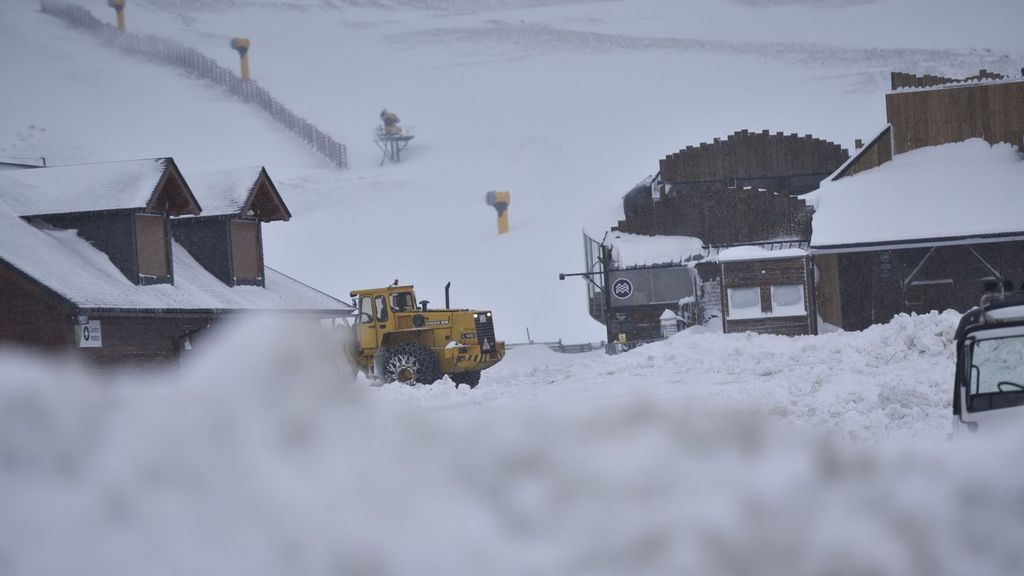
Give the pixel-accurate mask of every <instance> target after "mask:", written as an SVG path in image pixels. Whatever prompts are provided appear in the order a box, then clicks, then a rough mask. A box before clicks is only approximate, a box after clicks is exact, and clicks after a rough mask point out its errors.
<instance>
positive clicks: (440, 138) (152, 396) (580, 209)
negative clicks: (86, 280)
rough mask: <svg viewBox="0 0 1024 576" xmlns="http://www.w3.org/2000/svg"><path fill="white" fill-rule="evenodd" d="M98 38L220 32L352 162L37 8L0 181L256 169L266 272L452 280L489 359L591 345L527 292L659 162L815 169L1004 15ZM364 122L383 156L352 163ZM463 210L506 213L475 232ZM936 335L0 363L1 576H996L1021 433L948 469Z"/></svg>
mask: <svg viewBox="0 0 1024 576" xmlns="http://www.w3.org/2000/svg"><path fill="white" fill-rule="evenodd" d="M77 1H78V3H79V4H81V5H83V6H88V7H89V8H90V9H91V10H93V12H94V13H95V14H97V15H99V16H102V17H105V18H110V19H112V16H113V12H112V11H111V10H110V9H109V8H107V6H106V2H105V1H103V0H77ZM126 15H127V21H128V27H129V30H132V31H135V32H140V33H147V34H157V35H161V36H166V37H171V38H175V39H177V40H180V41H183V42H186V43H188V44H190V45H193V46H195V47H197V48H199V49H201V50H203V51H204V52H206V53H208V54H209V55H210V56H212V57H215V58H217V59H218V60H219V61H220V62H221V63H222V64H224V65H225V66H230V67H232V68H234V67H235V66H236V65H237V61H236V59H237V55H236V54H235V53H234V52H232V51H231V50H230V49H229V48H228V47H227V45H228V39H229V38H230V37H233V36H248V37H250V38H251V39H252V41H253V49H252V51H251V58H252V71H253V77H254V78H255V79H256V80H257V81H259V82H260V83H261V84H262V85H264V86H265V87H267V88H268V89H269V90H270V91H271V92H272V93H274V94H275V96H276V97H278V98H279V99H281V100H282V101H283V102H285V103H286V104H287V105H288V106H290V107H291V108H292V109H294V110H295V111H296V112H298V113H299V114H301V115H303V116H305V117H307V118H308V119H309V120H311V121H313V122H314V123H316V124H317V125H318V126H320V127H321V128H323V129H324V130H326V131H327V132H329V133H330V134H331V135H332V136H334V137H335V138H336V139H338V140H339V141H342V142H345V143H347V144H348V147H349V153H350V169H349V170H347V171H339V170H336V169H333V168H331V167H330V165H329V164H328V163H327V161H326V160H323V159H321V158H319V157H317V156H316V155H315V153H313V152H312V151H311V150H309V149H307V148H306V147H305V146H303V145H302V144H301V143H300V142H299V141H297V140H296V139H295V138H294V137H293V136H292V135H291V134H289V133H288V132H286V131H285V130H283V129H281V128H280V127H278V126H277V125H275V124H273V123H272V122H271V121H270V120H269V119H268V118H266V117H265V116H264V115H263V114H262V113H261V112H259V111H257V110H255V109H253V108H249V107H247V106H245V105H244V104H242V103H241V102H239V101H237V100H234V99H233V98H231V97H230V96H229V95H227V94H226V93H224V92H222V91H220V90H219V89H218V88H216V87H214V86H212V85H208V84H205V83H202V82H198V81H196V80H194V79H191V78H188V77H186V76H184V75H182V74H181V73H179V72H178V71H176V70H173V69H168V68H162V67H158V66H154V65H152V64H150V63H147V62H144V61H140V60H136V59H133V58H130V57H128V56H125V55H121V54H118V53H114V52H112V51H110V50H109V49H107V48H105V47H103V46H102V45H101V44H99V43H97V42H96V41H94V40H92V39H90V38H88V37H87V36H84V35H82V34H81V33H79V32H75V31H72V30H70V29H68V28H67V27H66V26H64V25H63V24H62V23H61V22H59V21H57V20H55V19H53V18H51V17H49V16H46V15H44V14H42V13H40V12H39V11H38V3H37V2H35V1H34V0H7V1H4V2H0V48H2V49H3V54H4V55H5V57H4V58H0V78H3V79H4V89H3V90H0V156H46V157H47V159H48V160H49V161H50V162H51V163H58V164H59V163H71V162H87V161H104V160H120V159H126V158H139V157H153V156H165V155H170V156H173V157H174V158H175V159H176V160H177V161H178V163H179V165H180V166H181V168H182V170H183V172H184V175H185V177H186V179H187V178H188V176H189V173H190V172H195V173H197V174H198V173H199V172H201V171H205V170H208V169H224V168H231V167H238V166H250V165H265V166H266V167H267V169H268V172H269V173H270V175H271V177H272V178H274V180H275V182H276V183H277V185H278V188H279V189H280V191H281V194H282V195H283V197H284V198H285V201H286V202H287V203H288V205H289V207H290V208H291V211H292V213H293V215H294V218H293V219H292V221H290V222H288V223H275V224H271V225H268V226H267V227H266V228H265V229H264V230H265V242H266V261H267V263H268V264H269V265H271V266H274V267H276V268H278V269H280V270H282V271H283V272H285V273H288V274H290V275H292V276H295V277H297V278H299V279H300V280H303V281H306V282H308V283H311V284H313V285H315V286H317V287H318V288H322V289H324V290H326V291H327V292H330V293H333V294H335V295H337V296H342V297H344V295H346V294H347V293H348V291H349V290H350V289H354V288H364V287H369V286H373V285H380V284H384V283H390V282H391V281H392V280H393V279H395V278H396V277H397V278H399V279H400V280H401V281H403V282H414V283H416V284H417V285H418V287H419V296H420V297H421V298H427V299H429V300H431V301H433V302H434V303H435V304H436V303H438V302H441V301H442V288H441V287H442V286H443V284H444V283H445V282H446V281H449V280H451V281H453V303H454V304H456V305H460V306H472V307H480V308H491V309H493V310H494V311H495V317H496V318H497V322H496V324H497V329H498V335H499V336H500V337H502V338H504V339H505V340H509V341H524V340H526V333H525V331H526V329H527V328H529V329H530V333H531V335H532V336H533V338H534V339H535V340H539V341H545V340H556V339H558V338H562V339H563V340H565V341H566V342H573V341H583V340H599V339H601V338H602V337H603V334H604V332H603V329H602V328H601V327H600V326H599V325H598V324H596V323H595V322H593V321H592V320H590V319H589V317H588V316H587V313H586V303H585V299H584V287H583V285H582V283H581V282H579V281H566V282H558V280H557V277H558V273H559V272H574V271H579V269H580V268H581V267H582V265H583V262H582V260H583V258H582V242H581V238H580V232H581V229H582V228H583V227H584V226H586V227H587V228H588V229H589V230H592V231H594V232H595V233H600V232H601V231H603V230H605V229H607V228H608V227H609V226H611V225H613V224H614V223H615V221H616V220H617V219H618V218H620V217H621V205H620V196H621V195H622V194H624V193H625V192H626V191H628V190H629V189H630V188H631V187H632V186H633V185H634V184H635V183H636V182H638V181H639V180H641V179H642V178H643V177H644V176H646V175H648V174H649V173H652V172H655V171H656V170H657V161H658V159H659V158H661V157H663V156H665V155H667V154H669V153H671V152H674V151H676V150H678V149H679V148H681V147H684V146H686V145H688V144H697V143H699V142H701V141H705V140H710V139H711V138H714V137H720V136H723V135H726V134H729V133H731V132H733V131H734V130H737V129H743V128H748V129H754V130H760V129H770V130H773V131H775V130H781V131H785V132H798V133H808V132H809V133H813V134H814V135H816V136H818V137H822V138H826V139H830V140H834V141H837V142H839V143H841V144H844V145H846V146H847V147H849V146H850V145H851V144H852V141H853V139H854V138H855V137H861V138H867V137H870V136H871V135H873V134H875V133H877V131H878V129H879V128H880V127H881V126H882V125H883V124H884V104H883V97H882V94H883V93H884V91H886V90H887V88H888V73H889V72H890V71H892V70H905V71H910V72H918V73H939V74H946V75H955V76H962V75H966V74H969V73H972V72H976V71H977V69H979V68H988V69H990V70H996V71H1000V72H1005V73H1011V72H1015V71H1016V70H1017V69H1019V67H1020V66H1019V64H1020V61H1021V60H1022V57H1024V36H1022V35H1021V34H1020V33H1019V31H1020V23H1021V22H1024V5H1022V4H1021V3H1020V2H1019V1H1018V0H984V1H974V2H960V1H954V0H943V1H934V0H879V1H870V0H820V1H812V0H737V1H733V2H727V1H721V2H707V1H702V0H686V1H682V0H628V1H627V0H618V1H615V0H613V1H606V2H581V1H570V0H562V1H559V0H129V2H128V8H127V14H126ZM385 106H386V107H388V108H389V109H391V110H393V111H395V112H396V113H397V114H398V115H399V116H400V117H401V118H402V120H403V125H405V126H406V127H412V128H415V133H416V135H417V136H416V139H415V140H413V142H412V144H411V146H410V148H409V150H408V151H407V154H405V156H404V160H403V162H402V163H401V164H399V165H387V166H383V167H381V166H378V165H377V162H378V160H379V157H378V156H377V151H376V149H375V147H374V145H373V143H372V141H371V132H372V129H373V127H374V125H375V124H376V123H377V114H378V112H379V111H380V109H381V108H382V107H385ZM488 190H509V191H510V192H511V194H512V204H511V206H510V216H511V224H512V231H511V232H510V233H509V234H508V235H505V236H501V237H498V236H497V235H496V234H495V228H496V226H495V222H494V211H493V209H492V208H489V207H487V206H486V205H485V204H484V201H483V196H484V193H485V192H486V191H488ZM620 240H622V242H621V243H620V244H621V245H620V246H618V249H619V250H621V251H624V254H625V253H629V252H630V249H631V248H633V247H634V244H633V243H632V242H631V241H630V239H629V238H623V239H620ZM687 246H689V245H688V244H686V242H685V241H683V242H682V243H681V244H680V249H686V248H687ZM645 256H646V254H632V255H630V256H629V257H630V258H634V259H636V260H637V261H642V260H643V258H644V257H645ZM955 322H956V317H955V315H954V314H951V313H944V314H938V313H935V314H930V315H925V316H915V317H905V316H901V317H898V318H896V319H895V320H894V321H893V322H892V323H890V324H888V325H885V326H877V327H873V328H871V329H869V330H866V331H864V332H861V333H833V334H827V335H823V336H818V337H801V338H786V337H775V336H756V335H742V334H741V335H722V334H716V333H713V332H706V331H702V330H699V329H691V330H689V331H686V332H683V333H681V334H679V335H677V336H674V337H673V338H671V339H670V340H668V341H666V342H663V343H658V344H653V345H649V346H645V347H642V348H639V349H637V350H634V351H631V352H629V353H626V354H623V355H619V356H615V357H606V356H604V355H603V354H601V353H592V354H584V355H577V356H570V355H558V354H554V353H552V352H550V351H549V350H547V349H545V348H542V347H523V348H514V349H511V350H510V351H509V353H508V356H507V358H506V359H505V360H504V361H503V362H501V363H500V364H498V365H497V366H495V367H494V368H493V369H491V370H489V371H487V372H486V373H485V374H484V377H483V381H482V383H481V385H480V386H479V387H478V388H477V389H475V390H473V391H469V390H467V389H465V387H463V388H461V389H458V390H456V389H455V388H454V386H451V385H450V383H449V382H447V381H442V382H440V383H438V384H436V385H434V386H417V387H407V386H399V385H387V386H382V387H374V386H369V385H368V383H367V382H366V381H365V380H363V379H361V378H360V379H355V380H353V378H352V377H351V375H350V373H349V371H348V370H347V369H345V368H344V367H339V366H338V364H337V355H336V351H337V350H336V349H334V348H332V341H331V339H330V338H325V337H324V334H323V333H317V334H307V333H304V332H302V331H297V330H293V329H292V328H291V327H289V326H283V325H281V324H279V323H277V321H274V320H271V319H266V318H254V319H251V320H249V321H246V322H243V323H242V324H241V325H240V326H236V327H235V328H234V329H233V330H232V329H227V332H228V333H226V334H224V335H223V336H222V337H221V338H215V339H211V340H210V342H211V343H212V347H211V348H209V349H205V350H198V351H197V352H195V354H196V356H195V357H192V358H189V359H188V361H187V362H186V364H185V366H184V369H183V371H182V372H181V373H180V374H164V373H152V374H150V373H120V372H116V371H112V372H93V371H91V370H89V369H88V368H86V367H84V366H81V365H77V364H74V363H64V362H59V361H54V360H53V359H50V358H45V359H43V358H38V357H35V356H33V355H31V354H28V353H24V352H20V351H11V350H5V351H0V354H2V355H0V574H5V575H6V574H12V575H18V576H20V575H33V576H35V575H49V574H55V575H56V574H67V573H77V574H143V573H144V574H153V575H161V574H168V575H171V574H173V575H175V576H177V575H180V574H198V575H203V574H211V575H213V574H216V575H221V574H254V575H260V574H268V575H276V574H282V573H293V574H312V575H319V574H324V575H328V574H424V573H428V574H429V573H434V574H559V575H561V574H602V573H608V574H666V573H682V574H736V575H739V574H787V575H804V574H806V575H819V574H836V575H847V574H849V575H855V574H856V575H859V574H877V575H890V574H891V575H905V574H922V575H924V574H927V575H943V574H950V575H954V574H955V575H959V574H996V575H1001V574H1007V575H1019V574H1020V573H1022V572H1024V549H1022V548H1021V546H1020V542H1022V541H1024V510H1022V509H1021V502H1024V467H1022V466H1021V460H1020V451H1019V439H1004V438H1002V437H1001V436H993V435H988V436H986V437H985V438H983V442H956V443H947V442H946V441H945V436H946V432H947V431H948V430H949V424H950V419H951V414H950V399H949V397H950V394H951V391H952V380H951V378H952V371H953V352H952V348H951V339H952V332H953V328H954V326H955ZM266 334H274V335H275V336H274V338H273V339H270V338H267V337H265V335H266ZM1014 442H1017V443H1014Z"/></svg>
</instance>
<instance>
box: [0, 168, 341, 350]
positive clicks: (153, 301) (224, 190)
mask: <svg viewBox="0 0 1024 576" xmlns="http://www.w3.org/2000/svg"><path fill="white" fill-rule="evenodd" d="M247 173H248V174H249V175H251V179H249V180H248V182H246V181H245V179H241V180H240V179H234V180H231V178H229V177H227V176H224V175H222V179H226V180H230V182H229V183H228V184H225V185H224V186H223V187H214V188H210V187H207V186H206V184H207V183H208V182H210V181H214V180H216V178H214V177H213V176H211V178H210V179H206V178H204V177H201V178H197V182H201V183H202V184H203V187H201V188H199V192H200V194H198V195H197V194H194V193H193V189H192V187H191V186H190V185H189V183H188V182H186V180H185V178H184V177H183V176H182V174H181V172H180V171H179V170H178V168H177V166H176V164H175V163H174V160H173V159H171V158H156V159H148V160H133V161H125V162H110V163H103V164H87V165H77V166H60V167H50V168H31V169H24V170H11V171H4V172H3V173H2V174H0V342H3V343H6V344H13V345H21V346H30V347H38V348H44V349H50V350H61V349H76V350H77V352H78V353H79V354H81V355H83V356H84V357H86V358H88V359H90V360H95V361H97V362H104V363H105V362H116V363H126V362H127V363H152V362H161V361H168V360H174V359H176V358H178V357H179V355H180V354H181V353H182V351H184V350H185V349H188V348H190V347H191V344H192V337H193V335H195V334H196V333H197V332H200V331H202V330H204V329H205V328H207V327H208V326H209V325H210V324H211V323H213V322H215V321H216V320H217V319H219V318H221V317H223V316H224V315H227V314H232V313H238V312H244V311H254V310H278V311H286V312H289V313H293V314H301V315H303V316H306V317H309V318H332V317H337V316H341V315H345V314H347V312H348V311H349V310H351V308H350V306H348V305H347V304H345V303H344V302H341V301H339V300H337V299H335V298H333V297H331V296H328V295H326V294H324V293H322V292H319V291H317V290H315V289H313V288H311V287H309V286H306V285H305V284H302V283H300V282H298V281H296V280H294V279H292V278H289V277H287V276H285V275H283V274H280V273H279V272H276V271H274V270H273V269H271V268H268V267H266V266H264V264H263V258H262V244H261V235H260V228H259V226H260V222H261V221H271V220H287V219H288V217H289V216H290V214H289V213H288V209H287V207H286V206H285V205H284V202H283V201H282V200H281V197H280V195H279V194H278V193H277V190H276V188H275V187H274V186H273V183H272V182H271V181H270V178H269V177H268V176H267V174H266V171H265V170H263V169H262V168H259V169H250V170H249V171H248V172H247ZM200 197H207V198H209V202H210V206H211V211H212V212H214V213H213V214H209V215H207V214H204V213H203V204H202V202H201V201H200V200H199V198H200ZM172 230H173V234H172Z"/></svg>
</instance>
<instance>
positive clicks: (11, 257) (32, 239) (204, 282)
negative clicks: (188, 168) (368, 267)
mask: <svg viewBox="0 0 1024 576" xmlns="http://www.w3.org/2000/svg"><path fill="white" fill-rule="evenodd" d="M171 244H172V249H171V252H172V255H173V262H174V284H173V285H171V284H160V285H152V286H138V285H136V284H134V283H132V282H131V281H129V280H128V279H127V278H125V276H124V275H123V274H122V273H121V271H120V270H119V269H118V268H117V267H116V266H114V264H113V262H111V261H110V258H108V257H107V255H106V254H104V253H103V252H101V251H100V250H97V249H96V248H94V247H93V246H92V245H91V244H89V243H88V242H87V241H86V240H84V239H82V238H80V237H79V236H78V234H77V233H76V232H75V231H74V230H57V229H53V228H45V229H44V228H37V227H35V226H33V225H31V224H29V223H27V222H25V221H24V220H22V219H21V218H19V217H18V216H16V215H15V214H13V213H12V212H11V211H10V210H9V209H8V208H7V207H5V206H4V204H3V203H2V202H0V259H3V260H5V261H7V262H8V263H10V264H11V265H12V266H14V267H15V268H17V269H18V270H20V271H22V272H23V273H25V274H27V275H28V276H30V277H32V278H34V279H35V280H36V281H37V282H39V283H40V284H43V285H45V286H47V287H48V288H50V289H51V290H53V291H55V292H57V293H58V294H60V295H61V296H63V297H65V298H67V299H68V300H70V301H71V302H74V303H75V304H76V305H78V306H79V307H81V308H109V309H118V310H140V309H145V310H164V309H178V310H195V309H201V310H333V311H345V310H349V309H350V308H349V306H348V305H347V304H345V303H344V302H341V301H340V300H337V299H335V298H332V297H330V296H328V295H326V294H324V293H322V292H319V291H317V290H315V289H313V288H311V287H309V286H306V285H305V284H302V283H300V282H298V281H296V280H293V279H292V278H289V277H288V276H285V275H284V274H281V273H280V272H277V271H275V270H273V269H271V268H266V273H265V284H266V287H265V288H261V287H258V286H235V287H231V286H228V285H226V284H224V283H222V282H221V281H220V280H218V279H217V278H216V277H215V276H213V275H211V274H210V273H209V272H207V271H206V269H205V268H203V267H202V265H200V264H199V263H198V262H196V260H195V259H194V258H192V256H191V255H190V254H189V253H188V252H187V251H186V250H185V248H184V247H182V246H181V245H179V244H178V243H177V242H172V243H171Z"/></svg>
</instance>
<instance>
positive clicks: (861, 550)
mask: <svg viewBox="0 0 1024 576" xmlns="http://www.w3.org/2000/svg"><path fill="white" fill-rule="evenodd" d="M955 320H956V317H955V315H952V314H944V315H937V314H931V315H927V316H920V317H900V318H897V319H896V321H895V322H893V323H892V324H890V325H886V326H877V327H873V328H871V329H870V330H867V331H865V332H863V333H855V334H838V333H837V334H831V335H827V336H821V337H805V338H783V337H771V336H754V335H732V336H724V335H716V334H707V333H698V331H689V332H685V333H681V334H679V335H677V336H675V337H673V338H672V339H670V340H669V341H667V342H665V343H662V344H657V345H650V346H646V347H643V348H640V349H637V350H634V351H631V352H629V353H626V354H623V355H620V356H616V357H604V356H601V355H590V356H586V355H584V356H562V355H556V354H554V353H551V352H550V351H548V350H546V349H542V348H536V347H534V348H518V349H513V350H511V351H510V352H509V356H508V359H507V360H506V361H505V362H503V363H501V364H499V365H498V366H496V367H495V368H494V369H493V370H491V371H489V372H488V373H486V374H485V377H484V380H483V382H482V383H481V385H480V386H479V387H478V388H477V389H476V390H474V391H472V392H471V391H468V390H467V389H466V388H465V387H462V388H461V389H459V390H455V388H454V387H453V386H451V383H450V382H448V381H447V380H445V381H442V382H439V383H437V384H435V385H433V386H417V387H414V388H410V387H408V386H404V385H387V386H384V387H382V388H374V387H368V386H366V385H365V382H363V380H362V379H361V378H360V379H359V380H357V381H353V379H352V377H351V374H350V372H348V371H347V370H346V369H344V368H343V367H342V368H339V366H338V365H337V364H336V362H335V361H334V358H333V356H332V353H333V350H332V349H331V347H330V342H329V339H327V338H324V334H323V333H322V332H319V331H316V332H308V331H305V330H302V329H299V328H297V327H295V326H291V325H289V324H286V323H282V322H281V321H280V320H279V319H273V318H250V319H248V320H246V321H244V322H242V323H240V324H239V325H237V326H233V327H231V328H224V330H225V331H226V332H227V333H226V334H223V335H222V336H221V337H220V338H218V339H215V340H214V344H213V345H212V347H210V348H207V349H206V350H204V351H202V352H197V353H196V354H197V355H196V356H193V357H189V358H188V359H187V361H186V363H185V366H184V369H183V371H182V373H181V375H180V376H178V375H166V374H164V375H151V376H149V377H148V378H147V380H149V382H148V383H147V384H146V385H140V383H139V382H138V378H139V375H137V374H136V375H134V376H132V377H129V376H127V375H121V374H112V373H95V372H91V371H89V370H88V369H86V368H85V367H83V366H79V365H75V364H70V363H69V364H65V363H61V362H53V361H48V362H41V361H36V360H35V359H34V358H31V357H27V356H24V355H11V354H9V353H7V354H5V355H4V357H3V358H2V360H0V510H3V511H4V513H3V516H2V520H0V571H2V572H3V573H4V574H10V575H12V576H21V575H33V576H39V575H50V574H67V573H70V572H73V573H76V574H124V573H146V574H152V575H162V574H167V575H178V574H182V573H188V574H194V575H204V574H210V575H219V574H239V573H245V574H252V575H257V576H258V575H262V574H267V575H277V574H283V573H288V574H309V575H319V574H323V575H327V574H424V573H443V574H481V573H485V574H552V575H555V574H667V573H688V574H780V575H781V574H785V575H789V576H802V575H807V576H812V575H813V576H816V575H820V574H836V575H851V576H852V575H860V574H876V575H882V576H884V575H893V576H897V575H899V576H906V575H917V574H920V575H930V576H934V575H946V574H949V575H957V574H967V573H973V574H991V575H1003V574H1005V575H1007V576H1010V575H1016V574H1020V571H1021V569H1022V568H1024V551H1022V549H1021V547H1020V542H1021V537H1022V536H1024V514H1022V513H1021V509H1020V503H1021V502H1022V501H1024V473H1022V470H1021V464H1020V454H1019V437H1013V436H1002V435H999V434H989V435H986V436H985V437H984V438H977V437H974V438H962V439H961V441H959V442H954V443H948V442H945V440H944V433H945V431H946V430H948V429H949V427H948V426H949V422H950V411H949V402H948V395H949V392H950V389H951V385H950V373H951V355H952V352H951V346H950V337H951V334H952V330H953V328H954V324H955ZM268 333H272V334H275V335H277V336H278V337H277V338H275V339H273V340H270V339H267V338H266V337H265V336H264V335H265V334H268ZM346 375H347V376H346ZM971 440H974V441H971Z"/></svg>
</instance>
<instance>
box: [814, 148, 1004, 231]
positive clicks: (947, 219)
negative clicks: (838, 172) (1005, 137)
mask: <svg viewBox="0 0 1024 576" xmlns="http://www.w3.org/2000/svg"><path fill="white" fill-rule="evenodd" d="M804 198H808V199H809V200H810V202H811V203H813V204H814V205H815V213H814V221H813V233H812V236H811V247H812V248H813V249H827V248H833V249H834V248H839V247H851V246H859V245H872V244H874V245H884V244H887V243H893V244H900V243H912V242H915V241H927V240H933V241H938V240H943V239H945V240H950V239H963V238H975V237H977V238H983V237H989V236H1010V235H1018V234H1019V235H1022V236H1024V158H1022V157H1021V155H1020V153H1019V152H1018V151H1017V149H1015V148H1014V147H1013V146H1011V145H1009V144H997V145H995V146H992V145H989V144H988V143H987V142H985V141H984V140H981V139H978V138H974V139H971V140H967V141H964V142H957V143H953V144H944V145H942V146H931V147H927V148H920V149H917V150H913V151H910V152H907V153H904V154H899V155H896V156H895V157H894V158H893V160H892V161H891V162H888V163H886V164H883V165H881V166H879V167H877V168H873V169H871V170H866V171H864V172H860V173H858V174H856V175H854V176H850V177H846V178H842V179H839V180H836V181H831V182H830V181H826V182H822V185H821V188H819V189H818V190H817V191H815V192H812V193H811V194H810V195H805V196H804Z"/></svg>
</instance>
